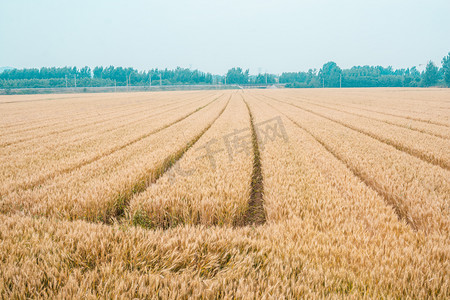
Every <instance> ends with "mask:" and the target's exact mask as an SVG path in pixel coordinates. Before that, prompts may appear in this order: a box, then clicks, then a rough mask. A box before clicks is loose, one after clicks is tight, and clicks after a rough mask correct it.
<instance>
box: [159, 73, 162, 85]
mask: <svg viewBox="0 0 450 300" xmlns="http://www.w3.org/2000/svg"><path fill="white" fill-rule="evenodd" d="M161 78H162V77H161V73H159V86H162V79H161Z"/></svg>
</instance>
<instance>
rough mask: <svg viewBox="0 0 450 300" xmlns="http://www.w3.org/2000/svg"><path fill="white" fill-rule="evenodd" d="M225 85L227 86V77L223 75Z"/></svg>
mask: <svg viewBox="0 0 450 300" xmlns="http://www.w3.org/2000/svg"><path fill="white" fill-rule="evenodd" d="M225 85H227V75H225Z"/></svg>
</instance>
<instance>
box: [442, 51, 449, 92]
mask: <svg viewBox="0 0 450 300" xmlns="http://www.w3.org/2000/svg"><path fill="white" fill-rule="evenodd" d="M442 70H443V71H444V81H445V83H446V84H447V86H449V87H450V52H449V53H448V55H447V56H444V58H443V59H442Z"/></svg>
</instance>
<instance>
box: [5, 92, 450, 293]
mask: <svg viewBox="0 0 450 300" xmlns="http://www.w3.org/2000/svg"><path fill="white" fill-rule="evenodd" d="M449 149H450V91H449V90H448V89H305V90H303V89H302V90H296V89H292V90H291V89H280V90H225V91H182V92H179V91H178V92H151V93H114V94H73V95H27V96H0V178H1V180H0V298H26V297H33V298H36V297H38V298H58V297H59V298H69V297H71V298H97V297H101V298H113V297H118V296H119V297H124V298H243V299H255V298H276V299H278V298H300V297H309V298H311V297H314V298H316V297H327V298H329V297H330V298H342V297H354V298H361V297H370V298H438V299H439V298H440V299H446V298H447V299H448V298H449V297H450V233H449V229H450V150H449Z"/></svg>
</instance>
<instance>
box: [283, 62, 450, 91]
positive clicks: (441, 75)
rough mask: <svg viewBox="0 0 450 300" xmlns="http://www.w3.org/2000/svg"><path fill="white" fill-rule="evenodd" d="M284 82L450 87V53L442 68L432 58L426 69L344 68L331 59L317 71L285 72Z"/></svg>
mask: <svg viewBox="0 0 450 300" xmlns="http://www.w3.org/2000/svg"><path fill="white" fill-rule="evenodd" d="M279 82H280V83H285V84H286V86H287V87H297V88H319V87H430V86H449V87H450V53H449V54H448V55H447V56H445V57H444V58H443V59H442V67H441V68H438V67H437V66H436V65H435V64H434V63H433V62H432V61H429V62H428V64H427V66H426V68H425V70H424V71H422V72H419V71H418V70H417V68H416V67H412V68H406V69H393V68H392V67H387V68H385V67H382V66H355V67H352V68H350V69H341V68H340V67H339V66H338V65H337V64H336V63H335V62H332V61H331V62H328V63H326V64H324V65H323V66H322V68H321V69H320V70H319V71H317V70H316V69H310V70H309V71H308V72H291V73H283V74H281V76H280V77H279Z"/></svg>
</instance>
